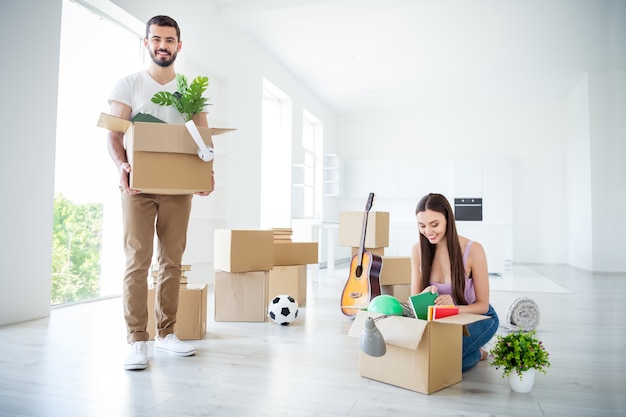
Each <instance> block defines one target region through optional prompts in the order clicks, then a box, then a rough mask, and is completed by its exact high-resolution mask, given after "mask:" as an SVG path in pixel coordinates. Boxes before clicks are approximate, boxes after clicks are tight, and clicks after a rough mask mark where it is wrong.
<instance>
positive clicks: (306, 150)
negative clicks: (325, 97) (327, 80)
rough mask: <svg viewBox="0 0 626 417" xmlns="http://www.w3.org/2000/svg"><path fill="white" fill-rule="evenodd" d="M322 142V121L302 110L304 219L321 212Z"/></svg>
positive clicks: (311, 217)
mask: <svg viewBox="0 0 626 417" xmlns="http://www.w3.org/2000/svg"><path fill="white" fill-rule="evenodd" d="M322 143H323V126H322V123H321V122H320V121H319V120H318V119H317V118H316V117H315V116H313V115H312V114H311V113H309V112H308V111H306V110H304V114H303V119H302V150H303V154H304V158H303V160H304V164H303V171H304V183H303V193H302V197H303V202H302V204H303V215H304V218H305V219H314V218H318V217H320V216H321V212H322V184H323V178H322V176H323V170H322V169H321V168H322V167H323V161H322V159H323V157H322Z"/></svg>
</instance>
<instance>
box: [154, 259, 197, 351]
mask: <svg viewBox="0 0 626 417" xmlns="http://www.w3.org/2000/svg"><path fill="white" fill-rule="evenodd" d="M181 269H182V275H183V276H182V277H181V284H180V293H179V298H178V313H177V315H176V324H175V325H174V332H175V333H176V335H177V336H178V338H179V339H182V340H193V339H202V338H203V337H204V335H205V333H206V320H207V286H206V284H203V285H190V284H188V283H187V276H186V273H187V272H188V271H191V265H182V267H181ZM150 275H151V283H150V285H149V287H148V334H149V335H150V340H152V339H154V336H155V334H156V322H155V318H154V317H155V316H154V315H155V312H154V307H155V296H156V286H157V282H156V280H157V275H158V271H157V270H156V269H155V267H154V266H153V268H152V272H151V274H150Z"/></svg>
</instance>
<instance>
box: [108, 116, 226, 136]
mask: <svg viewBox="0 0 626 417" xmlns="http://www.w3.org/2000/svg"><path fill="white" fill-rule="evenodd" d="M137 123H148V122H137ZM132 124H133V122H131V121H130V120H126V119H122V118H121V117H117V116H113V115H111V114H108V113H100V117H98V123H97V124H96V126H98V127H102V128H104V129H109V130H112V131H114V132H122V133H124V132H126V130H128V128H129V127H130V126H131V125H132ZM199 129H201V130H206V129H207V128H206V127H199ZM235 130H237V129H235V128H231V127H211V128H209V131H210V132H211V136H217V135H223V134H224V133H228V132H233V131H235ZM205 143H206V139H205Z"/></svg>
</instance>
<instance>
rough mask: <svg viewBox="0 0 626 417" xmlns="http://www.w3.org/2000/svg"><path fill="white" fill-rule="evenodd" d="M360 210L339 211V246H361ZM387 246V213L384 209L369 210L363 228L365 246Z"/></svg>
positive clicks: (361, 226)
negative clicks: (365, 224)
mask: <svg viewBox="0 0 626 417" xmlns="http://www.w3.org/2000/svg"><path fill="white" fill-rule="evenodd" d="M364 214H365V213H364V212H362V211H340V212H339V239H338V243H339V246H352V247H356V248H358V247H360V246H361V234H362V231H363V217H364ZM387 246H389V213H388V212H386V211H370V212H369V213H368V216H367V228H366V229H365V247H366V248H386V247H387Z"/></svg>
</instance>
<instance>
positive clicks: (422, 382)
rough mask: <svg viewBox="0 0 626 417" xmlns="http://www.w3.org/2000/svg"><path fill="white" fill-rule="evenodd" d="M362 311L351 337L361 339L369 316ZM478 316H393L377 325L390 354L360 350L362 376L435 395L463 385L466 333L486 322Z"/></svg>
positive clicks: (368, 313)
mask: <svg viewBox="0 0 626 417" xmlns="http://www.w3.org/2000/svg"><path fill="white" fill-rule="evenodd" d="M370 316H371V317H378V316H380V314H377V313H372V312H368V311H365V310H361V311H359V313H358V314H357V316H356V317H355V319H354V323H353V324H352V327H351V328H350V331H349V333H348V336H350V337H356V338H360V337H361V333H362V331H363V327H364V325H365V319H366V318H367V317H370ZM486 318H487V317H486V316H483V315H478V314H459V315H456V316H451V317H446V318H445V319H438V320H433V321H426V320H418V319H415V318H411V317H402V316H389V317H386V318H384V319H380V320H378V321H377V322H376V326H377V327H378V329H379V330H380V332H381V334H382V335H383V337H384V339H385V344H386V346H387V353H386V354H385V355H383V356H381V357H379V358H375V357H372V356H368V355H366V354H365V353H363V352H362V351H360V350H359V373H360V375H361V376H363V377H365V378H370V379H374V380H376V381H380V382H385V383H387V384H391V385H396V386H398V387H402V388H406V389H410V390H412V391H417V392H421V393H422V394H432V393H433V392H436V391H439V390H442V389H444V388H447V387H449V386H451V385H454V384H456V383H458V382H461V379H462V376H461V368H462V364H461V359H462V351H463V340H462V337H463V334H464V333H465V334H468V333H467V327H466V326H467V325H468V324H470V323H473V322H475V321H479V320H484V319H486Z"/></svg>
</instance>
